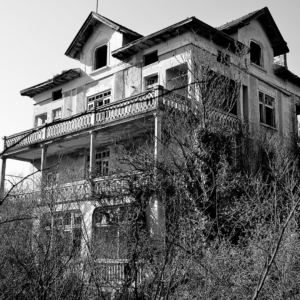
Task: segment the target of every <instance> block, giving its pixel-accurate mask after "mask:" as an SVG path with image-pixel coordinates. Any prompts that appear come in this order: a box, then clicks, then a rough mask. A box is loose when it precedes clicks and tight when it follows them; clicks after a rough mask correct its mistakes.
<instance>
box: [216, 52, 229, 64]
mask: <svg viewBox="0 0 300 300" xmlns="http://www.w3.org/2000/svg"><path fill="white" fill-rule="evenodd" d="M217 61H218V62H219V63H222V64H224V65H226V66H229V64H230V56H229V55H228V54H226V53H224V52H223V51H220V50H218V56H217Z"/></svg>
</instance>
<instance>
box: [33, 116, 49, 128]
mask: <svg viewBox="0 0 300 300" xmlns="http://www.w3.org/2000/svg"><path fill="white" fill-rule="evenodd" d="M46 121H47V114H42V115H39V116H36V117H35V124H34V125H35V127H36V126H42V125H44V124H46Z"/></svg>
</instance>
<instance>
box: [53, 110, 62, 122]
mask: <svg viewBox="0 0 300 300" xmlns="http://www.w3.org/2000/svg"><path fill="white" fill-rule="evenodd" d="M60 118H61V107H60V108H56V109H54V110H52V120H53V121H56V120H59V119H60Z"/></svg>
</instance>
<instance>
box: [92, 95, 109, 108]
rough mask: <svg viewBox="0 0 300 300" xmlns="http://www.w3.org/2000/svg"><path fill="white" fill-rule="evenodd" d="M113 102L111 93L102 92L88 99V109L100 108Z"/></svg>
mask: <svg viewBox="0 0 300 300" xmlns="http://www.w3.org/2000/svg"><path fill="white" fill-rule="evenodd" d="M110 100H111V91H105V92H101V93H99V94H96V95H93V96H91V97H88V109H89V110H90V109H94V108H95V107H96V108H98V107H100V106H103V105H105V104H109V103H110Z"/></svg>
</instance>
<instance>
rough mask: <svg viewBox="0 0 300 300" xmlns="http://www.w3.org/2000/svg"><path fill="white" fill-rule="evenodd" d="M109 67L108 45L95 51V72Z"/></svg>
mask: <svg viewBox="0 0 300 300" xmlns="http://www.w3.org/2000/svg"><path fill="white" fill-rule="evenodd" d="M106 65H107V45H103V46H101V47H98V48H97V49H96V50H95V63H94V70H97V69H100V68H103V67H105V66H106Z"/></svg>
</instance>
